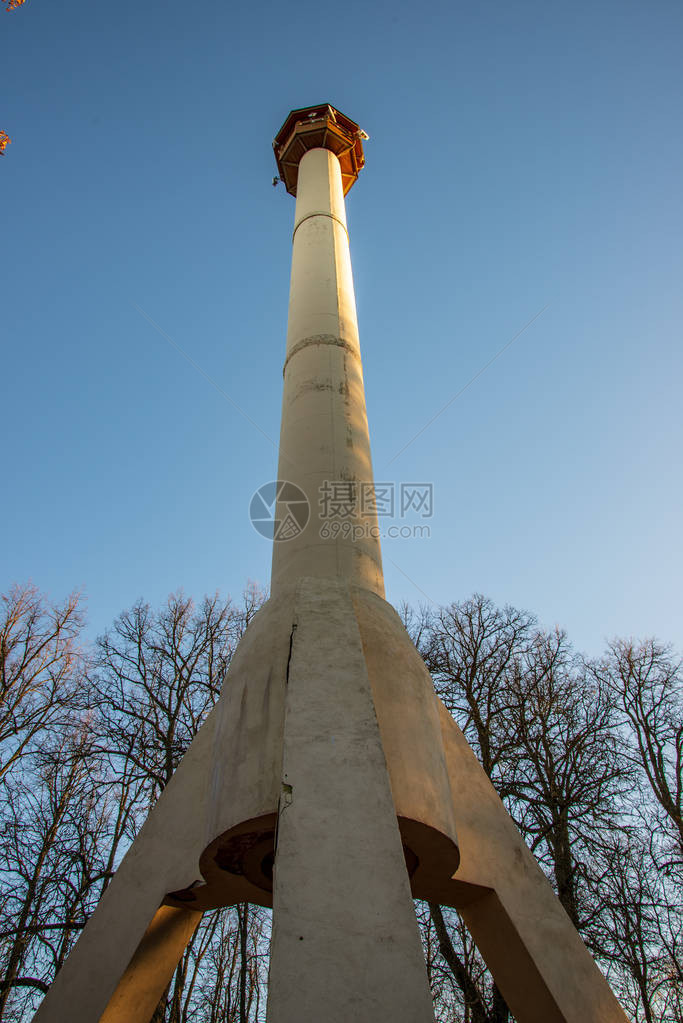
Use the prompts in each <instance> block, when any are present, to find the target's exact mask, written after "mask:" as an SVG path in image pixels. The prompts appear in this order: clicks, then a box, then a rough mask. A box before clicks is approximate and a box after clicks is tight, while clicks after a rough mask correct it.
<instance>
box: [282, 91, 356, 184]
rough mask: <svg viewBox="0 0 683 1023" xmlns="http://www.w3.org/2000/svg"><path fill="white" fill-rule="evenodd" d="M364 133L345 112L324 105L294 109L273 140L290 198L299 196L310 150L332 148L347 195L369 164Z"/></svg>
mask: <svg viewBox="0 0 683 1023" xmlns="http://www.w3.org/2000/svg"><path fill="white" fill-rule="evenodd" d="M362 138H367V135H366V134H365V132H361V130H360V128H359V127H358V125H357V124H356V122H355V121H352V120H351V118H350V117H346V115H345V114H342V113H341V111H339V110H337V109H335V107H333V106H330V104H329V103H321V104H319V105H318V106H316V107H302V108H301V109H300V110H292V111H291V113H290V114H289V116H288V117H287V120H286V121H285V123H284V124H283V125H282V127H281V128H280V130H279V132H278V133H277V135H276V136H275V139H274V140H273V149H274V150H275V161H276V163H277V169H278V171H279V172H280V177H281V178H282V180H283V181H284V183H285V188H286V189H287V191H288V192H289V194H290V195H296V184H297V179H298V176H299V161H300V160H301V158H302V156H303V155H304V153H307V152H308V150H309V149H329V150H330V151H331V152H333V153H335V154H336V156H337V157H338V158H339V163H340V164H341V174H342V185H343V188H344V195H346V193H347V192H348V191H349V189H350V188H351V186H352V185H353V183H354V181H355V180H356V178H357V177H358V172H359V171H360V169H361V167H362V166H363V164H364V163H365V157H364V155H363V143H362V141H361V139H362Z"/></svg>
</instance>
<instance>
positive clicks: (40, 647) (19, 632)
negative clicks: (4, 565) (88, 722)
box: [0, 585, 83, 779]
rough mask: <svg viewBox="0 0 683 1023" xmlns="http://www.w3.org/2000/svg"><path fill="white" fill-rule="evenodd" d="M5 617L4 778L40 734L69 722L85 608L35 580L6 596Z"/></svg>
mask: <svg viewBox="0 0 683 1023" xmlns="http://www.w3.org/2000/svg"><path fill="white" fill-rule="evenodd" d="M2 612H3V613H2V619H1V620H0V779H3V778H5V777H6V776H7V773H8V772H9V771H10V770H12V769H13V768H15V767H18V766H19V764H20V762H21V760H22V758H24V757H25V756H26V755H27V754H28V753H29V752H30V750H31V748H32V744H33V743H34V742H35V741H36V740H37V738H38V737H39V736H40V735H41V733H44V732H45V731H47V730H49V729H54V728H58V727H60V726H61V727H68V719H69V718H70V716H71V714H72V712H73V710H74V708H75V706H76V704H77V696H78V685H79V674H80V671H79V669H80V662H81V651H80V649H79V646H78V639H79V633H80V631H81V628H82V626H83V614H82V611H81V609H80V606H79V595H78V594H77V593H73V594H72V595H71V596H70V597H68V598H67V599H66V600H65V601H64V602H63V603H62V604H51V603H50V602H49V601H48V600H47V599H46V598H45V597H44V596H43V595H42V594H41V593H40V592H39V591H38V589H37V588H36V587H35V586H31V585H25V586H18V585H16V586H13V587H12V589H11V590H10V591H9V593H8V594H4V595H3V596H2Z"/></svg>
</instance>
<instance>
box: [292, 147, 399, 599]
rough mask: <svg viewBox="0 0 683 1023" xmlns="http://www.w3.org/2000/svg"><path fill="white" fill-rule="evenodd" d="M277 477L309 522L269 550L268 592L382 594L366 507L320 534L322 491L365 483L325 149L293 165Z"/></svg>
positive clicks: (349, 320) (340, 246)
mask: <svg viewBox="0 0 683 1023" xmlns="http://www.w3.org/2000/svg"><path fill="white" fill-rule="evenodd" d="M278 478H279V479H281V480H289V481H291V482H292V483H295V484H296V485H297V486H298V487H300V488H301V490H303V492H304V493H305V494H306V497H307V498H308V501H309V504H310V510H311V514H310V520H309V522H308V525H307V527H306V529H305V530H304V531H303V532H302V533H300V534H299V535H298V536H297V537H295V538H294V539H291V540H286V541H281V542H275V543H274V545H273V573H272V588H273V592H275V591H276V590H277V589H278V587H279V586H281V585H282V584H283V583H285V582H294V581H295V580H296V579H298V578H300V577H301V576H318V577H327V578H338V579H345V580H346V581H347V582H350V583H353V584H356V585H359V586H364V587H366V588H368V589H370V590H373V591H374V592H375V593H378V594H379V595H380V596H384V582H383V576H382V561H381V553H380V544H379V535H378V532H379V531H378V527H377V515H376V513H375V512H374V511H373V510H372V508H371V507H370V508H368V507H366V508H365V509H363V508H362V507H361V502H360V501H357V504H356V514H355V515H354V516H353V517H352V518H349V519H347V520H346V525H344V522H340V527H341V528H340V529H339V530H338V531H336V535H333V534H331V535H328V536H325V535H322V536H321V528H322V527H323V526H324V525H325V521H326V520H325V519H324V518H323V517H321V512H324V511H325V510H326V509H325V508H321V506H320V504H319V500H320V497H321V487H322V486H323V485H324V484H325V483H327V482H333V483H334V482H337V481H345V482H346V483H348V484H350V485H352V486H354V485H355V487H356V491H355V493H356V497H360V493H359V490H358V488H359V487H361V486H362V485H366V486H367V485H368V484H370V485H372V481H373V474H372V460H371V456H370V441H369V437H368V423H367V416H366V410H365V391H364V387H363V370H362V366H361V358H360V345H359V341H358V323H357V319H356V300H355V295H354V291H353V278H352V274H351V258H350V254H349V238H348V232H347V228H346V212H345V209H344V193H343V190H342V179H341V171H340V166H339V160H338V159H337V157H336V156H335V155H334V153H331V152H330V151H329V150H327V149H312V150H310V151H309V152H307V153H306V154H305V155H304V156H303V157H302V159H301V162H300V164H299V177H298V184H297V200H296V213H295V220H294V239H293V253H292V276H291V287H290V299H289V323H288V330H287V354H286V360H285V369H284V393H283V402H282V428H281V434H280V462H279V468H278ZM366 495H367V492H366ZM366 503H367V502H366ZM284 513H285V509H284V508H282V507H280V509H279V514H284Z"/></svg>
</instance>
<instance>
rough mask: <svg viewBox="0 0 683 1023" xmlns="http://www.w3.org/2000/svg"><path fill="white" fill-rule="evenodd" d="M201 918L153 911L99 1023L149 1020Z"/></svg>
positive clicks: (144, 1022) (181, 911) (190, 911)
mask: <svg viewBox="0 0 683 1023" xmlns="http://www.w3.org/2000/svg"><path fill="white" fill-rule="evenodd" d="M201 918H202V914H201V913H198V912H196V910H193V909H176V908H175V907H172V906H162V907H161V909H158V910H157V912H156V913H155V914H154V918H153V920H152V922H151V923H150V925H149V927H148V928H147V930H146V931H145V933H144V935H143V937H142V941H141V942H140V944H139V945H138V947H137V949H136V950H135V954H134V956H133V958H132V959H131V961H130V963H129V964H128V967H127V969H126V971H125V973H124V974H123V976H122V978H121V980H120V981H119V983H118V985H117V986H116V990H115V991H114V994H113V995H112V997H111V998H110V1000H109V1004H108V1005H107V1008H106V1009H105V1010H104V1012H103V1014H102V1016H101V1017H100V1020H99V1023H137V1021H140V1023H149V1020H150V1019H151V1017H152V1013H153V1012H154V1010H155V1008H156V1007H157V1005H158V1003H159V999H160V998H161V996H162V995H163V993H164V991H165V990H166V987H167V986H168V984H169V982H170V980H171V978H172V976H173V972H174V970H175V968H176V966H177V965H178V962H179V960H180V957H181V956H182V954H183V952H184V951H185V948H186V946H187V943H188V941H189V940H190V938H191V937H192V935H193V934H194V932H195V929H196V928H197V925H198V924H199V921H200V920H201Z"/></svg>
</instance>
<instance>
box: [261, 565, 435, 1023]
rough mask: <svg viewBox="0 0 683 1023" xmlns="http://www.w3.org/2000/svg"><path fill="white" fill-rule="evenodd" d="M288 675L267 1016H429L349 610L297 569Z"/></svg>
mask: <svg viewBox="0 0 683 1023" xmlns="http://www.w3.org/2000/svg"><path fill="white" fill-rule="evenodd" d="M296 619H297V621H296V629H295V630H294V633H293V640H292V648H291V657H290V663H289V670H288V675H287V697H286V699H287V705H286V711H285V727H284V752H283V766H282V794H281V797H280V809H279V822H278V831H277V844H276V850H275V869H274V874H273V882H274V887H273V934H272V941H271V955H270V973H269V978H268V1015H267V1019H268V1023H351V1021H353V1023H433V1021H434V1011H433V1006H432V999H431V995H430V990H429V983H428V980H427V970H426V966H425V961H424V956H423V953H422V945H421V942H420V934H419V931H418V926H417V921H416V918H415V911H414V909H413V901H412V897H411V893H410V884H409V880H408V872H407V870H406V865H405V861H404V856H403V851H402V847H401V837H400V834H399V829H398V824H397V821H396V810H395V807H394V803H393V800H392V794H391V787H390V783H389V776H388V772H387V766H386V762H385V758H384V752H383V750H382V742H381V739H380V734H379V728H378V725H377V719H376V716H375V708H374V705H373V698H372V689H371V685H370V680H369V678H368V672H367V668H366V664H365V658H364V654H363V647H362V643H361V637H360V633H359V630H358V624H357V621H356V615H355V611H354V607H353V603H352V600H351V595H350V593H349V587H348V586H347V585H345V584H344V583H338V582H335V581H334V580H325V579H310V578H309V579H302V580H301V581H300V583H299V585H298V587H297V598H296Z"/></svg>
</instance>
